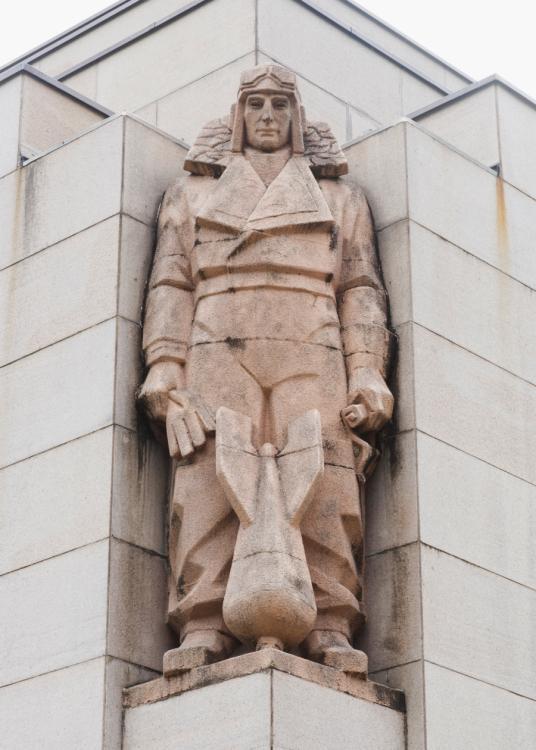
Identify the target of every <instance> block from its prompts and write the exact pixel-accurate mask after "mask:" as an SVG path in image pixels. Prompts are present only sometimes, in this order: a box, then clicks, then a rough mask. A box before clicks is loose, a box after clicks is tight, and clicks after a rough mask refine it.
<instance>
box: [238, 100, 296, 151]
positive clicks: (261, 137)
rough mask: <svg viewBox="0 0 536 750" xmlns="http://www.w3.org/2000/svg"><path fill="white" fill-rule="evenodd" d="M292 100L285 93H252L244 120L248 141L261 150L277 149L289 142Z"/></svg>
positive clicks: (247, 101)
mask: <svg viewBox="0 0 536 750" xmlns="http://www.w3.org/2000/svg"><path fill="white" fill-rule="evenodd" d="M290 118H291V114H290V100H289V98H288V96H285V95H284V94H250V95H249V96H248V98H247V99H246V108H245V112H244V121H245V125H246V141H247V143H248V144H249V145H250V146H253V148H258V149H260V150H261V151H277V149H279V148H282V147H283V146H285V145H286V144H287V143H288V142H289V135H290Z"/></svg>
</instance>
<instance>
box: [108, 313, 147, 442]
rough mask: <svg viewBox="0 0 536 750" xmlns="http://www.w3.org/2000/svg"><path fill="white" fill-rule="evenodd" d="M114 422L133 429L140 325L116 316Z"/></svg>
mask: <svg viewBox="0 0 536 750" xmlns="http://www.w3.org/2000/svg"><path fill="white" fill-rule="evenodd" d="M115 324H116V337H117V348H116V352H115V354H116V362H115V365H116V367H115V385H114V422H115V424H119V425H122V426H123V427H127V428H128V429H130V430H134V431H136V430H137V427H138V419H139V416H138V411H137V408H136V392H137V390H138V388H139V386H140V384H141V382H142V379H143V378H142V370H143V367H142V357H141V326H140V325H139V324H138V325H137V324H136V323H133V322H132V321H130V320H125V319H123V318H116V320H115Z"/></svg>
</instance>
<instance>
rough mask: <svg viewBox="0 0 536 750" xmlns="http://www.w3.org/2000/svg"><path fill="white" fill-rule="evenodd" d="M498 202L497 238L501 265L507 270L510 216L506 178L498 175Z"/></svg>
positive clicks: (496, 184) (496, 187)
mask: <svg viewBox="0 0 536 750" xmlns="http://www.w3.org/2000/svg"><path fill="white" fill-rule="evenodd" d="M495 190H496V202H497V219H496V222H497V240H498V247H499V259H500V261H501V265H503V267H504V269H505V270H507V269H508V267H509V265H510V253H509V250H510V247H509V239H508V216H507V211H506V200H505V195H504V180H503V179H502V177H500V176H499V177H497V179H496V181H495Z"/></svg>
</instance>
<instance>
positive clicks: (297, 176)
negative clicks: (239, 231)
mask: <svg viewBox="0 0 536 750" xmlns="http://www.w3.org/2000/svg"><path fill="white" fill-rule="evenodd" d="M334 223H335V222H334V219H333V215H332V213H331V211H330V208H329V206H328V204H327V203H326V200H325V198H324V196H323V194H322V191H321V190H320V188H319V186H318V183H317V181H316V179H315V177H314V175H313V173H312V172H311V170H310V168H309V166H308V164H307V162H306V160H305V159H304V158H303V157H301V156H293V157H291V158H290V159H289V160H288V162H287V163H286V164H285V166H284V167H283V169H282V170H281V172H280V173H279V175H278V176H277V177H276V178H275V180H274V181H273V182H272V183H271V184H270V186H269V187H268V189H267V190H266V192H265V193H264V195H263V196H262V197H261V198H260V200H259V202H258V204H257V205H256V207H255V208H254V210H253V211H252V212H251V215H250V216H249V220H248V222H247V225H246V228H247V229H253V230H258V231H266V230H269V229H276V228H278V229H279V228H284V227H292V226H296V225H300V224H327V225H333V224H334Z"/></svg>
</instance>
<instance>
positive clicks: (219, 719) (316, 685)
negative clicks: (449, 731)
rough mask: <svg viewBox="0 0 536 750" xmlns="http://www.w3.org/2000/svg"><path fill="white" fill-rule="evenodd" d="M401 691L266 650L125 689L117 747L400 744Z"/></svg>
mask: <svg viewBox="0 0 536 750" xmlns="http://www.w3.org/2000/svg"><path fill="white" fill-rule="evenodd" d="M404 724H405V715H404V696H403V694H402V693H400V692H399V691H397V690H393V689H391V688H387V687H384V686H382V685H376V684H375V683H373V682H368V681H363V680H359V679H358V678H357V677H352V676H350V675H347V674H344V673H342V672H338V671H336V670H334V669H332V668H330V667H324V666H322V665H319V664H314V663H312V662H308V661H306V660H305V659H300V658H298V657H296V656H291V655H290V654H285V653H282V652H280V651H276V650H272V649H266V650H263V651H259V652H256V653H252V654H246V655H244V656H237V657H235V658H233V659H228V660H227V661H224V662H219V663H217V664H212V665H208V666H205V667H198V668H196V669H193V670H191V671H190V672H186V673H184V674H182V675H178V676H176V677H172V678H171V679H165V678H163V677H162V678H159V679H157V680H153V681H151V682H147V683H144V684H143V685H136V686H135V687H132V688H129V689H128V690H125V723H124V739H123V750H230V748H232V749H233V750H270V749H272V748H273V749H274V750H276V749H279V750H283V748H284V750H310V748H312V747H318V748H322V750H350V749H351V750H355V748H357V747H358V748H359V749H360V750H404V748H405V726H404Z"/></svg>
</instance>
